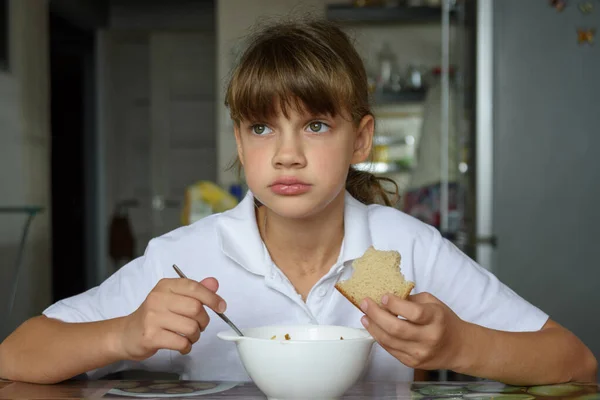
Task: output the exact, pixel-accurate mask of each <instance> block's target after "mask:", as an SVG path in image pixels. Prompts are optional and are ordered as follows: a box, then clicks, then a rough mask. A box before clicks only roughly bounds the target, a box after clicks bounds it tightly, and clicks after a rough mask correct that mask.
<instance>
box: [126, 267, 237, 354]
mask: <svg viewBox="0 0 600 400" xmlns="http://www.w3.org/2000/svg"><path fill="white" fill-rule="evenodd" d="M218 287H219V283H218V282H217V280H216V279H214V278H207V279H204V280H203V281H202V282H197V281H194V280H190V279H183V278H175V279H161V280H160V281H159V282H158V283H157V284H156V286H155V287H154V289H152V291H151V292H150V293H149V294H148V296H147V297H146V300H145V301H144V302H143V303H142V305H141V306H140V307H139V308H138V309H137V310H136V311H135V312H133V313H132V314H130V315H128V316H127V317H125V318H124V323H123V325H122V328H123V329H122V331H121V332H120V335H119V336H120V340H119V342H120V343H119V347H120V349H119V350H120V354H123V356H124V358H125V359H129V360H136V361H140V360H145V359H146V358H148V357H150V356H152V355H154V354H155V353H156V352H157V351H158V350H160V349H170V350H176V351H179V352H180V353H181V354H188V353H189V352H190V351H191V349H192V344H194V343H196V342H197V341H198V339H199V338H200V333H201V332H202V331H204V329H206V326H207V325H208V323H209V320H210V318H209V316H208V314H207V313H206V310H205V308H204V307H205V306H206V307H209V308H211V309H212V310H214V311H216V312H223V311H225V307H226V304H225V301H223V299H222V298H221V297H220V296H218V295H217V294H216V291H217V289H218Z"/></svg>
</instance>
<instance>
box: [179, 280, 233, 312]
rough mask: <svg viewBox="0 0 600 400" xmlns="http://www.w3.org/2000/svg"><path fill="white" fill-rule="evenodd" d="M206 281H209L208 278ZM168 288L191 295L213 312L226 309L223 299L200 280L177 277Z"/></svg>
mask: <svg viewBox="0 0 600 400" xmlns="http://www.w3.org/2000/svg"><path fill="white" fill-rule="evenodd" d="M211 279H212V278H211ZM204 281H206V279H205V280H204ZM204 281H203V282H204ZM208 282H210V279H209V280H208ZM215 282H216V280H215ZM208 284H209V285H211V284H210V283H208ZM170 290H171V291H172V292H173V293H176V294H180V295H182V296H188V297H192V298H194V299H196V300H198V301H199V302H200V303H202V304H204V305H205V306H207V307H209V308H210V309H212V310H213V311H215V312H218V313H222V312H225V310H226V309H227V303H226V302H225V300H223V299H222V298H221V296H219V295H218V294H216V293H215V292H213V291H212V290H210V289H209V288H207V287H206V286H204V285H203V284H201V283H200V282H197V281H194V280H191V279H183V278H182V279H177V280H175V281H174V282H173V283H172V284H171V286H170Z"/></svg>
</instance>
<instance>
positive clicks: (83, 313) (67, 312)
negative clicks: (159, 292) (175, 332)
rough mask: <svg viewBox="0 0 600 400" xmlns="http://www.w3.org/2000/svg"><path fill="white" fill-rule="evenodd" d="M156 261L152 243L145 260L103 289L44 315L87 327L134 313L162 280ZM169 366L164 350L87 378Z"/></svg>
mask: <svg viewBox="0 0 600 400" xmlns="http://www.w3.org/2000/svg"><path fill="white" fill-rule="evenodd" d="M155 258H156V257H155V255H154V250H153V249H152V242H151V243H150V245H149V246H148V248H147V249H146V252H145V254H144V255H143V256H142V257H140V258H137V259H135V260H133V261H131V262H130V263H128V264H126V265H124V266H123V267H121V268H120V269H119V270H118V271H117V272H115V273H114V274H113V275H111V276H110V277H109V278H108V279H107V280H105V281H104V282H103V283H102V284H100V285H99V286H96V287H94V288H91V289H89V290H87V291H85V292H83V293H80V294H78V295H75V296H72V297H68V298H65V299H63V300H60V301H58V302H56V303H54V304H52V305H51V306H50V307H48V308H47V309H45V310H44V311H43V315H45V316H46V317H48V318H54V319H58V320H60V321H63V322H70V323H83V322H94V321H102V320H107V319H113V318H118V317H123V316H126V315H129V314H131V313H133V312H134V311H135V310H137V309H138V308H139V306H140V305H141V304H142V303H143V302H144V300H145V299H146V296H148V293H150V292H151V291H152V289H153V288H154V286H155V285H156V284H157V283H158V281H159V280H160V279H161V278H162V276H161V272H160V269H159V268H157V266H156V264H157V262H156V260H155ZM169 363H170V353H169V351H168V350H161V351H159V352H157V353H156V354H155V355H154V356H152V357H151V358H149V359H147V360H145V361H142V362H129V361H121V362H117V363H114V364H112V365H109V366H106V367H104V368H100V369H97V370H94V371H89V372H88V373H87V375H88V376H89V377H90V378H92V379H95V378H99V377H102V376H104V375H106V374H109V373H113V372H119V371H123V370H128V369H142V370H157V369H158V370H166V369H168V368H169V366H170V364H169Z"/></svg>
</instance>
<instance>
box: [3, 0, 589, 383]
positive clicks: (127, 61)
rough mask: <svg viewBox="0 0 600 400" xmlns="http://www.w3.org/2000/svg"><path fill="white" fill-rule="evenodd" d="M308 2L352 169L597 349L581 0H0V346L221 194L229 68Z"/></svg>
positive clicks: (232, 199)
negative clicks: (359, 109)
mask: <svg viewBox="0 0 600 400" xmlns="http://www.w3.org/2000/svg"><path fill="white" fill-rule="evenodd" d="M307 12H308V13H312V14H313V15H315V16H319V17H322V18H326V19H330V20H335V21H338V22H339V23H340V24H341V25H342V26H343V28H344V29H345V30H347V32H348V33H349V34H351V36H352V37H353V38H354V39H355V41H356V44H357V47H358V49H359V51H360V53H361V56H362V57H363V60H364V62H365V65H366V67H367V70H368V74H369V80H370V87H371V92H372V99H373V106H374V112H375V115H376V117H377V118H378V122H377V132H376V135H377V138H376V147H375V154H374V157H373V161H372V162H370V163H367V164H361V165H357V168H362V169H367V170H370V171H373V172H375V173H377V174H381V175H385V176H389V177H391V178H392V179H393V180H394V181H396V182H397V184H398V185H399V187H400V189H401V193H402V199H401V201H400V202H399V203H398V204H397V207H398V208H399V209H401V210H403V211H405V212H407V213H410V214H411V215H414V216H416V217H417V218H420V219H421V220H423V221H425V222H426V223H429V224H431V225H433V226H435V227H436V228H438V229H439V230H440V231H441V232H442V233H443V235H444V236H446V237H447V238H448V239H449V240H452V241H453V242H454V243H455V244H456V245H457V246H458V247H459V248H461V249H462V250H463V251H464V252H465V253H467V254H468V255H469V256H471V257H472V258H474V259H475V260H477V261H478V262H479V263H480V264H481V265H482V266H483V267H484V268H487V269H489V270H491V271H492V272H493V273H495V274H496V275H497V276H499V278H500V279H501V280H502V281H503V282H505V283H506V284H507V285H509V286H510V287H511V288H513V289H514V290H516V291H517V292H518V293H519V294H521V295H522V296H523V297H524V298H526V299H527V300H529V301H530V302H532V303H533V304H535V305H536V306H538V307H540V308H542V309H543V310H544V311H546V312H548V313H549V314H550V315H551V317H552V318H553V319H555V320H556V321H558V322H559V323H560V324H563V325H564V326H566V327H567V328H569V329H571V330H573V331H574V332H575V333H576V334H577V335H579V337H580V338H581V339H582V340H583V341H584V342H585V343H586V344H587V345H588V346H590V347H591V348H592V350H593V351H594V353H595V355H596V357H597V358H600V320H599V319H598V318H597V315H598V312H599V309H600V291H598V290H597V285H598V282H600V262H599V261H598V260H599V257H598V255H597V253H596V246H597V245H598V244H597V242H598V240H600V227H599V222H600V207H599V206H598V199H600V172H599V171H600V167H599V166H598V161H597V152H598V151H599V150H600V112H599V111H600V108H599V106H600V76H599V74H600V47H599V46H600V44H598V43H595V42H597V41H598V37H597V36H596V32H597V30H598V28H599V27H600V0H590V1H579V2H575V1H566V0H565V1H558V0H550V1H548V0H525V1H524V0H462V1H461V0H437V1H436V0H395V1H394V0H379V1H376V0H373V1H368V0H362V1H360V0H354V1H353V0H335V1H334V0H303V1H299V0H144V1H142V0H0V340H2V339H4V338H5V337H6V336H7V335H8V334H9V332H11V331H12V330H13V329H15V328H16V327H17V326H18V325H19V324H20V323H22V322H23V321H24V320H25V319H27V318H29V317H31V316H34V315H37V314H39V313H40V312H41V311H42V310H43V309H44V308H45V307H47V306H48V305H50V304H51V303H53V302H55V301H58V300H60V299H62V298H65V297H68V296H71V295H74V294H77V293H80V292H82V291H84V290H86V289H89V288H91V287H93V286H96V285H98V284H99V283H101V282H102V281H103V280H104V279H106V278H107V277H108V276H110V274H112V273H114V272H115V271H116V270H118V268H120V267H121V266H122V265H124V264H125V263H127V262H128V261H130V260H131V259H133V258H135V257H138V256H140V255H142V254H143V252H144V249H145V247H146V245H147V243H148V241H149V240H150V239H151V238H152V237H155V236H158V235H161V234H163V233H166V232H168V231H170V230H172V229H175V228H177V227H178V226H181V225H184V224H189V223H191V222H193V221H195V220H197V219H198V218H201V217H203V216H205V215H209V214H212V213H215V212H220V211H223V210H226V209H228V208H231V207H233V206H235V204H236V202H237V201H239V199H240V198H241V197H242V196H243V195H244V194H245V190H246V187H245V185H244V181H243V178H242V179H240V178H238V176H237V175H236V173H235V171H233V170H227V166H228V165H229V164H230V162H231V161H232V160H233V159H234V156H235V143H234V137H233V132H232V124H231V121H230V120H229V117H228V113H227V110H226V109H225V107H224V106H223V100H224V87H225V85H226V80H227V76H228V73H229V71H230V69H231V68H232V66H233V64H234V62H235V60H236V57H237V55H238V54H239V51H240V45H241V40H243V38H244V36H245V35H246V34H247V33H248V32H249V31H250V29H251V27H252V26H254V25H255V24H260V23H261V21H267V20H271V19H273V18H280V17H289V16H293V15H295V14H298V15H304V14H305V13H307ZM446 374H447V373H446V372H444V371H440V374H439V377H440V379H445V378H448V379H461V378H460V377H458V376H456V375H452V374H451V375H450V376H448V375H446Z"/></svg>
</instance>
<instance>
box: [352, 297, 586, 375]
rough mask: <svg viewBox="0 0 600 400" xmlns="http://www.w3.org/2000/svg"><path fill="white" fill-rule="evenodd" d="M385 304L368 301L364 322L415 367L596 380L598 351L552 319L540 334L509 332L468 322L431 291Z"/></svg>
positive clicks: (384, 344) (390, 299)
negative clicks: (596, 352)
mask: <svg viewBox="0 0 600 400" xmlns="http://www.w3.org/2000/svg"><path fill="white" fill-rule="evenodd" d="M383 303H384V305H383V307H379V306H378V305H377V303H375V302H374V301H372V300H370V299H367V300H365V301H364V303H363V305H362V306H363V311H365V314H366V316H365V317H363V324H365V327H366V328H367V330H368V331H369V332H370V333H371V335H373V337H374V338H375V339H376V340H377V341H378V342H379V343H380V344H381V346H382V347H383V348H385V349H386V350H387V351H388V352H389V353H390V354H391V355H393V356H394V357H396V358H397V359H398V360H400V361H401V362H402V363H404V364H405V365H407V366H409V367H412V368H418V369H449V370H452V371H456V372H459V373H462V374H467V375H471V376H477V377H480V378H487V379H492V380H496V381H500V382H504V383H507V384H511V385H525V386H529V385H545V384H555V383H563V382H571V381H576V382H585V383H587V382H596V374H597V361H596V359H595V357H594V355H593V354H592V352H591V351H590V350H589V349H588V348H587V347H586V346H585V345H584V344H583V343H582V342H581V341H580V340H579V339H578V338H577V337H576V336H575V335H574V334H572V333H571V332H569V331H568V330H567V329H565V328H563V327H562V326H560V325H559V324H557V323H556V322H554V321H552V320H548V321H547V322H546V324H545V325H544V326H543V327H542V329H540V330H539V331H533V332H507V331H499V330H493V329H489V328H485V327H482V326H480V325H476V324H473V323H469V322H466V321H463V320H461V319H460V318H459V317H458V316H457V315H456V314H455V313H454V312H453V311H452V310H451V309H450V308H449V307H448V306H446V305H445V304H444V303H442V302H441V301H440V300H438V299H437V298H436V297H434V296H433V295H431V294H429V293H420V294H417V295H414V296H411V297H410V300H402V299H400V298H398V297H395V296H392V295H388V296H385V297H384V301H383ZM398 316H402V317H404V318H405V319H400V318H398Z"/></svg>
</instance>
